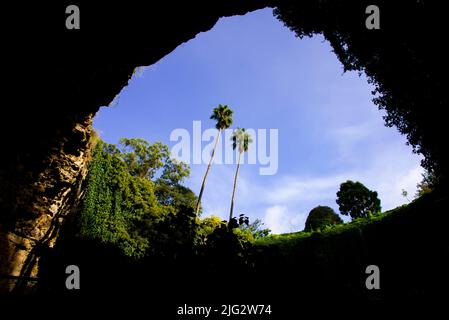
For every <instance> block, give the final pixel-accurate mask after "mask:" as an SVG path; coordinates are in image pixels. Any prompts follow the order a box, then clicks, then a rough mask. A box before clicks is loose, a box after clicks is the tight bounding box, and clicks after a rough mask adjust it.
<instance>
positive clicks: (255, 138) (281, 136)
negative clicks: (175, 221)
mask: <svg viewBox="0 0 449 320" xmlns="http://www.w3.org/2000/svg"><path fill="white" fill-rule="evenodd" d="M373 90H374V86H373V85H372V84H369V83H368V81H367V78H366V77H365V75H364V74H361V75H359V74H358V73H356V72H345V73H344V72H343V67H342V65H341V63H340V62H339V61H338V59H337V57H336V55H335V54H334V53H333V52H332V48H331V46H330V44H329V43H328V42H327V41H326V40H325V39H324V37H323V36H321V35H316V36H313V37H311V38H303V39H298V38H296V37H295V35H294V34H293V33H292V32H291V31H290V30H289V29H287V28H286V27H285V26H284V25H283V24H282V22H280V21H278V20H277V19H276V18H275V17H274V16H273V13H272V9H269V8H267V9H261V10H257V11H254V12H250V13H248V14H246V15H244V16H234V17H228V18H222V19H220V20H219V21H218V22H217V24H216V25H215V26H214V28H213V29H211V30H210V31H207V32H204V33H201V34H198V35H197V36H196V37H195V38H194V39H192V40H190V41H188V42H187V43H184V44H182V45H180V46H179V47H178V48H176V49H175V50H174V51H173V52H172V53H170V54H169V55H167V56H166V57H164V58H163V59H161V60H160V61H158V62H157V63H156V64H154V65H151V66H148V67H141V68H138V69H136V71H135V73H134V75H133V77H132V78H131V79H130V81H129V84H128V86H127V87H125V88H124V89H123V90H122V91H121V92H120V94H119V95H118V96H117V97H116V99H115V100H114V101H113V102H112V103H111V104H110V105H109V106H105V107H102V108H101V109H100V111H99V112H98V113H97V115H96V117H95V118H94V128H95V130H96V132H97V134H98V135H99V137H100V138H101V139H102V140H103V141H105V142H106V143H108V144H113V145H116V146H118V147H119V149H120V139H121V138H139V139H143V140H145V141H148V142H149V144H148V145H146V146H147V147H150V146H152V148H153V149H152V150H153V151H154V150H156V149H157V150H159V151H160V149H158V148H162V147H161V146H163V145H166V146H167V147H168V150H169V151H170V154H171V156H172V157H173V158H174V159H176V160H177V161H182V162H184V163H186V164H187V166H188V168H189V174H188V175H187V174H185V175H184V176H182V177H177V178H179V181H178V180H177V182H179V183H180V184H181V185H182V186H183V188H185V189H182V192H181V193H182V196H181V197H182V201H190V203H193V202H195V199H196V198H195V197H197V196H198V194H199V193H200V190H201V187H202V183H203V180H204V176H205V172H206V171H207V167H208V164H209V160H210V155H211V152H212V150H213V149H214V146H215V143H216V142H217V144H216V149H215V150H216V151H215V154H214V159H213V163H212V166H211V168H210V170H209V171H208V175H207V179H206V182H205V184H204V192H203V194H202V198H201V209H202V215H201V217H202V218H205V217H211V216H216V217H218V218H217V219H224V220H227V219H228V218H229V214H230V207H231V206H232V207H233V216H236V217H238V216H240V215H241V214H243V215H244V216H246V217H249V220H250V221H255V220H257V219H260V221H261V222H262V223H263V224H264V226H265V227H266V228H268V229H270V230H271V232H272V233H274V234H280V233H288V232H296V231H301V230H303V229H304V227H305V224H306V220H307V216H308V214H309V212H310V211H311V210H312V209H313V208H315V207H317V206H326V207H330V208H332V209H333V210H334V211H335V212H336V213H340V211H341V210H340V207H339V204H337V202H336V198H337V195H336V193H337V192H338V191H339V188H340V184H341V183H343V182H345V181H347V180H351V181H360V182H361V183H363V184H364V185H365V186H366V187H367V188H369V189H370V190H374V191H376V192H377V193H378V198H379V199H380V200H381V207H382V211H386V210H390V209H393V208H395V207H397V206H400V205H402V204H405V203H408V202H409V201H410V200H411V199H412V198H413V196H414V195H415V193H416V191H417V184H418V183H419V182H420V181H421V180H422V174H423V172H424V170H423V169H422V168H421V166H420V161H421V156H419V155H417V154H414V153H413V152H412V148H411V147H410V146H408V145H406V138H405V137H404V136H402V135H401V134H400V133H399V132H398V131H397V130H396V129H395V128H388V127H386V126H385V125H384V120H383V119H382V116H383V115H384V112H383V111H380V110H378V108H377V107H376V106H375V105H374V103H373V102H372V99H373V94H372V92H373ZM220 104H221V105H226V106H228V107H229V108H230V109H232V111H233V114H232V119H233V121H232V125H230V126H229V128H227V129H226V130H222V131H221V132H220V138H219V139H218V141H217V140H216V139H217V132H218V130H217V129H216V123H217V122H216V120H214V119H210V116H211V114H212V110H213V108H215V107H217V106H219V105H220ZM237 128H245V129H246V132H248V133H249V134H250V136H251V138H252V139H251V140H252V142H251V143H249V147H248V151H247V152H243V153H242V156H241V158H240V162H239V160H238V159H239V154H240V152H239V146H238V145H237V147H236V148H233V141H232V137H233V134H234V133H235V129H237ZM139 141H140V140H139ZM139 141H138V140H133V141H131V140H128V141H127V142H126V141H124V140H122V144H121V147H122V149H123V150H122V152H124V153H125V152H129V151H130V150H133V151H136V150H141V149H139V148H142V145H138V142H139ZM156 142H161V145H157V148H156V145H155V143H156ZM133 143H135V146H134V147H133ZM133 148H134V149H133ZM126 150H127V151H126ZM244 151H245V150H244ZM114 152H116V151H114ZM117 152H118V151H117ZM154 152H156V151H154ZM129 157H131V158H129ZM132 157H135V155H134V156H132V155H128V159H127V160H128V161H129V163H131V164H132V165H134V166H138V165H140V164H141V159H140V158H139V157H138V156H137V157H136V158H132ZM156 158H157V157H156ZM150 160H151V161H153V162H151V161H150V162H151V163H152V164H153V165H154V166H155V163H157V161H158V160H160V159H150ZM162 162H163V161H162ZM173 163H175V164H177V163H178V162H173ZM173 163H172V164H173ZM239 163H240V166H238V164H239ZM156 167H157V168H156V169H154V170H152V169H151V164H150V165H149V166H148V168H146V169H148V170H147V171H145V169H144V171H145V172H146V173H148V172H150V174H149V175H147V176H146V178H148V180H150V182H151V183H153V184H157V183H158V181H161V179H162V180H163V176H164V166H163V165H159V166H156ZM237 167H239V171H238V175H236V170H237ZM167 172H168V171H167ZM134 173H135V174H136V175H139V174H138V173H137V171H136V172H134ZM177 173H179V171H177ZM183 173H185V172H184V171H183ZM143 176H145V174H143ZM234 187H235V188H234ZM156 189H157V188H156ZM234 189H235V190H234ZM233 193H234V197H233ZM178 195H179V194H178ZM157 197H158V193H157V190H156V198H157ZM173 197H174V195H173V194H171V195H170V196H168V198H167V197H166V198H164V200H163V201H162V202H163V203H162V204H163V205H171V204H173V201H174V200H173ZM232 199H234V201H232ZM158 200H159V202H161V200H160V199H158ZM165 202H166V203H165ZM184 204H185V203H184ZM341 218H342V219H343V221H345V222H346V221H350V220H351V218H350V217H349V216H348V215H341Z"/></svg>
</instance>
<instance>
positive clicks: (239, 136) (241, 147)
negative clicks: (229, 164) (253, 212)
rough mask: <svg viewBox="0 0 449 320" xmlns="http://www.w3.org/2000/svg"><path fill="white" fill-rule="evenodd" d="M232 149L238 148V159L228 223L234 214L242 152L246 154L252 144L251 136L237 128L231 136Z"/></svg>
mask: <svg viewBox="0 0 449 320" xmlns="http://www.w3.org/2000/svg"><path fill="white" fill-rule="evenodd" d="M231 139H232V148H233V149H234V150H235V149H236V148H238V151H239V159H238V162H237V170H236V171H235V176H234V188H233V190H232V200H231V211H230V212H229V222H231V219H232V214H233V212H234V197H235V188H236V186H237V176H238V175H239V169H240V159H241V156H242V153H243V152H247V151H248V148H249V144H250V143H252V142H253V139H252V138H251V135H250V134H249V133H248V132H247V131H246V130H245V129H242V128H237V129H236V130H235V131H234V133H233V134H232V138H231Z"/></svg>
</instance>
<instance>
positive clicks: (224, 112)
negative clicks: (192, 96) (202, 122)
mask: <svg viewBox="0 0 449 320" xmlns="http://www.w3.org/2000/svg"><path fill="white" fill-rule="evenodd" d="M233 113H234V111H232V110H231V109H230V108H229V107H228V106H227V105H221V104H219V105H218V107H216V108H214V110H213V111H212V115H211V116H210V118H211V119H212V120H215V121H216V122H217V123H216V124H215V128H217V129H218V130H223V129H227V128H229V127H230V126H231V125H232V114H233Z"/></svg>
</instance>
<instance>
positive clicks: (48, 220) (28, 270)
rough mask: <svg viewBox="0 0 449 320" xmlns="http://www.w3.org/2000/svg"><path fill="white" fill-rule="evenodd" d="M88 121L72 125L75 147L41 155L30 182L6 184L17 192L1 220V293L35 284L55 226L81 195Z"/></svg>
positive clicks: (87, 155) (86, 161)
mask: <svg viewBox="0 0 449 320" xmlns="http://www.w3.org/2000/svg"><path fill="white" fill-rule="evenodd" d="M91 124H92V118H91V117H90V116H88V117H87V118H86V119H85V121H84V122H82V123H78V124H76V126H75V128H74V129H73V132H72V133H73V136H74V137H77V141H76V142H77V148H76V150H70V151H71V152H68V151H67V150H66V149H67V148H64V147H65V143H64V142H62V143H61V144H60V147H59V148H58V149H57V150H54V151H55V153H54V154H52V155H51V156H50V157H49V158H48V159H46V169H45V170H43V171H42V172H41V173H40V174H39V175H38V176H37V177H36V179H35V181H34V182H33V183H31V184H25V185H19V186H17V185H15V186H11V188H14V187H15V188H19V189H20V192H17V196H16V201H17V202H16V204H15V208H16V210H15V211H16V212H13V213H12V215H13V219H12V220H11V221H8V220H4V221H3V223H2V224H0V228H1V229H0V259H1V260H0V290H1V291H2V292H5V291H14V292H17V293H21V294H22V293H26V292H27V291H32V288H33V286H34V285H35V284H36V283H37V281H36V280H37V279H36V276H37V274H38V266H39V259H40V257H41V255H42V254H45V251H46V250H48V248H52V247H53V246H54V244H55V242H56V240H57V238H58V232H59V228H60V227H61V226H62V224H63V222H64V220H65V218H66V217H67V215H69V214H70V213H71V212H73V211H74V210H75V209H76V207H77V204H78V202H79V200H80V198H81V195H82V183H83V181H84V179H85V177H86V175H87V169H88V164H89V160H90V157H91V142H90V137H91V132H92V126H91ZM71 143H73V141H71ZM3 186H5V185H3ZM19 210H20V212H17V211H19Z"/></svg>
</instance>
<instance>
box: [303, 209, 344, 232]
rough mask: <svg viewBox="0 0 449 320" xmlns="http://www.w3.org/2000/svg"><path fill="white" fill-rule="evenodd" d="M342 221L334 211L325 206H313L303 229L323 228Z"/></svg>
mask: <svg viewBox="0 0 449 320" xmlns="http://www.w3.org/2000/svg"><path fill="white" fill-rule="evenodd" d="M340 223H343V220H341V218H340V217H339V216H338V215H337V214H336V213H335V211H334V210H333V209H332V208H330V207H327V206H318V207H315V208H313V209H312V210H311V211H310V213H309V215H308V216H307V220H306V226H305V229H304V231H313V230H324V228H325V227H326V226H330V225H334V224H340Z"/></svg>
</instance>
